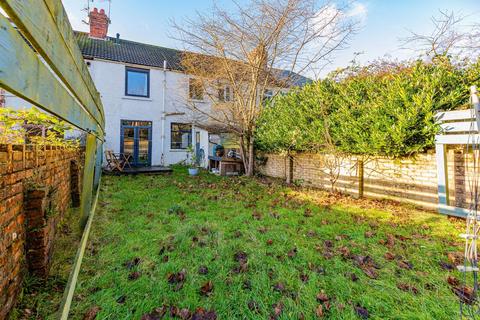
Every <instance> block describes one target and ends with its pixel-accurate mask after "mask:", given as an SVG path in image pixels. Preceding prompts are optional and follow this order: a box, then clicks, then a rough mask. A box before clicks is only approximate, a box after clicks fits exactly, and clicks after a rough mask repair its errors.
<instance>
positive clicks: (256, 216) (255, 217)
mask: <svg viewBox="0 0 480 320" xmlns="http://www.w3.org/2000/svg"><path fill="white" fill-rule="evenodd" d="M252 218H253V219H255V220H261V219H262V214H261V213H260V212H258V211H257V210H254V211H253V214H252Z"/></svg>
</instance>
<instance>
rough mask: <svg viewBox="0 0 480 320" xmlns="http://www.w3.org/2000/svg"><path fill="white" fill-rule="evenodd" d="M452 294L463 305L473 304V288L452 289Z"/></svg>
mask: <svg viewBox="0 0 480 320" xmlns="http://www.w3.org/2000/svg"><path fill="white" fill-rule="evenodd" d="M452 290H453V292H454V293H455V294H456V295H457V297H458V298H460V301H461V302H462V303H465V304H469V305H471V304H473V303H474V302H475V300H476V299H475V294H474V291H473V288H471V287H468V286H461V287H454V288H453V289H452Z"/></svg>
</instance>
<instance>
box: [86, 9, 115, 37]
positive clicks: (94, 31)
mask: <svg viewBox="0 0 480 320" xmlns="http://www.w3.org/2000/svg"><path fill="white" fill-rule="evenodd" d="M89 18H90V37H92V38H99V39H105V38H106V37H107V33H108V25H109V24H110V19H109V18H108V16H107V15H106V14H105V10H103V9H100V11H98V9H97V8H94V9H93V11H92V12H90V14H89Z"/></svg>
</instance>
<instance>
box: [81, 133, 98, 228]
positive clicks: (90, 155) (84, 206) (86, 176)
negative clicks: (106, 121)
mask: <svg viewBox="0 0 480 320" xmlns="http://www.w3.org/2000/svg"><path fill="white" fill-rule="evenodd" d="M96 149H97V139H96V137H95V136H94V135H93V134H91V133H89V134H87V146H86V150H85V165H84V167H83V180H82V194H81V196H80V214H81V218H80V227H81V228H82V229H83V228H84V227H85V224H86V223H87V220H88V216H89V215H90V207H91V205H92V195H93V190H92V189H93V180H94V168H95V151H96Z"/></svg>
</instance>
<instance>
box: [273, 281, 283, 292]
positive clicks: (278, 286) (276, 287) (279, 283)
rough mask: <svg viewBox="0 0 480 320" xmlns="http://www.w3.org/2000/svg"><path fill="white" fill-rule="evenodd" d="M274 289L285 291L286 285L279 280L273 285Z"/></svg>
mask: <svg viewBox="0 0 480 320" xmlns="http://www.w3.org/2000/svg"><path fill="white" fill-rule="evenodd" d="M273 290H275V291H278V292H284V291H285V285H284V284H283V283H281V282H278V283H276V284H274V285H273Z"/></svg>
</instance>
